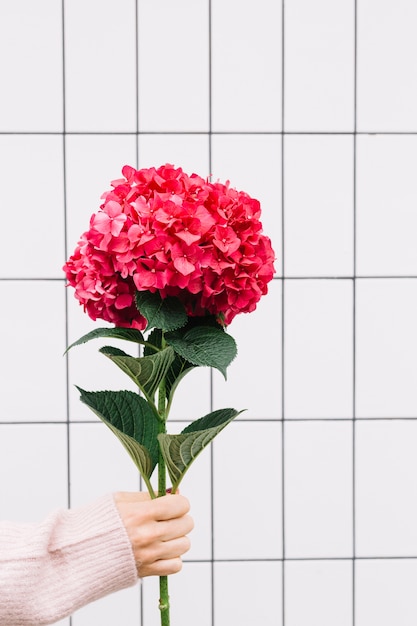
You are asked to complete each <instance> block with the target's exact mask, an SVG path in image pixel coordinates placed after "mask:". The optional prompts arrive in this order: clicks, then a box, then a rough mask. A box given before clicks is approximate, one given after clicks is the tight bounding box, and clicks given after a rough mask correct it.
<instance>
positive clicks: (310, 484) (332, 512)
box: [284, 421, 353, 558]
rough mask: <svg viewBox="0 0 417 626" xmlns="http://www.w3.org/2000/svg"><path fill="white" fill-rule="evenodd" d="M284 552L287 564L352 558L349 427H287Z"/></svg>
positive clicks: (289, 424) (329, 424) (290, 424)
mask: <svg viewBox="0 0 417 626" xmlns="http://www.w3.org/2000/svg"><path fill="white" fill-rule="evenodd" d="M284 454H285V465H284V477H285V487H284V488H285V509H284V513H285V549H286V555H287V556H288V557H289V558H317V557H333V558H336V557H338V558H340V557H350V556H352V551H353V546H352V519H353V510H352V504H353V500H352V425H351V423H349V422H345V421H343V422H340V421H339V422H338V421H316V422H305V421H304V422H287V423H286V424H285V449H284Z"/></svg>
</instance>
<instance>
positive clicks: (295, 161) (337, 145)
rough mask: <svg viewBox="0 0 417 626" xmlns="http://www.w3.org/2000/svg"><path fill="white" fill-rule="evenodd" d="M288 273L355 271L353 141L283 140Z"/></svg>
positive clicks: (326, 138) (291, 137)
mask: <svg viewBox="0 0 417 626" xmlns="http://www.w3.org/2000/svg"><path fill="white" fill-rule="evenodd" d="M284 167H285V169H284V180H285V187H284V189H285V197H284V202H285V223H284V228H285V273H286V275H287V276H352V274H353V256H354V254H353V241H354V239H353V228H354V211H353V191H354V189H353V139H352V137H351V136H345V135H289V136H287V137H286V138H285V162H284Z"/></svg>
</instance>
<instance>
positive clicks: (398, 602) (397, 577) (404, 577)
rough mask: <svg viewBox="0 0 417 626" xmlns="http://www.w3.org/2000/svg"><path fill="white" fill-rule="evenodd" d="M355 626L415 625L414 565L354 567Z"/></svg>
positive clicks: (416, 571) (397, 562) (396, 562)
mask: <svg viewBox="0 0 417 626" xmlns="http://www.w3.org/2000/svg"><path fill="white" fill-rule="evenodd" d="M355 580H356V594H355V608H356V610H355V615H356V619H355V624H356V626H369V625H370V624H378V626H393V624H398V625H400V624H401V626H414V625H415V623H416V622H417V597H416V586H417V561H415V560H414V559H412V560H407V559H404V560H392V559H390V560H386V561H384V560H378V561H358V562H357V564H356V579H355Z"/></svg>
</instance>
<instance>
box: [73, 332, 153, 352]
mask: <svg viewBox="0 0 417 626" xmlns="http://www.w3.org/2000/svg"><path fill="white" fill-rule="evenodd" d="M101 337H106V338H108V337H111V338H112V339H125V340H126V341H133V342H134V343H140V344H143V343H144V342H145V339H144V337H143V335H142V333H141V332H140V330H136V329H135V328H119V327H118V326H115V327H113V328H96V329H95V330H92V331H91V332H89V333H87V334H86V335H83V336H82V337H80V339H77V341H74V343H72V344H71V345H70V346H69V347H68V348H67V349H66V351H65V352H68V350H70V349H71V348H73V347H74V346H79V345H80V344H82V343H86V342H87V341H90V340H91V339H99V338H101Z"/></svg>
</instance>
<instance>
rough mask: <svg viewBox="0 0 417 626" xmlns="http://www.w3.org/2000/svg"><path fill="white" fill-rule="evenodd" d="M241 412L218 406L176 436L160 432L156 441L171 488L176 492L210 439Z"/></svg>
mask: <svg viewBox="0 0 417 626" xmlns="http://www.w3.org/2000/svg"><path fill="white" fill-rule="evenodd" d="M240 412H241V411H236V410H235V409H220V410H218V411H214V412H213V413H209V414H208V415H205V416H204V417H202V418H200V419H198V420H196V421H195V422H193V423H192V424H190V425H189V426H187V428H184V430H183V431H182V433H180V434H179V435H169V434H167V433H160V434H159V435H158V441H159V445H160V448H161V453H162V456H163V457H164V460H165V463H166V467H167V470H168V473H169V476H170V478H171V481H172V488H173V490H174V491H175V490H176V489H177V488H178V485H179V484H180V482H181V480H182V479H183V477H184V475H185V473H186V471H187V470H188V468H189V467H190V465H191V464H192V463H193V461H194V460H195V459H196V457H197V456H198V455H199V454H200V452H202V451H203V450H204V448H205V447H206V446H207V445H208V444H209V443H211V442H212V441H213V439H214V438H215V437H216V436H217V435H218V434H219V433H220V432H221V431H222V430H223V428H225V427H226V426H227V425H228V424H230V422H231V421H232V420H234V418H235V417H236V416H237V415H239V413H240Z"/></svg>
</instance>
